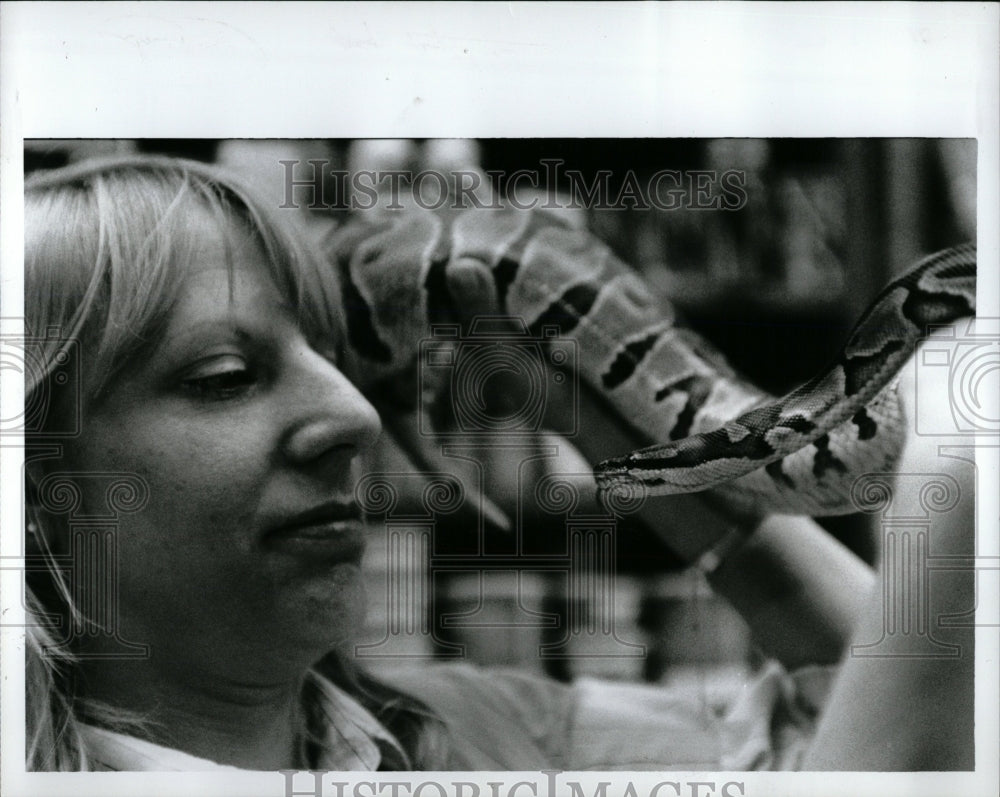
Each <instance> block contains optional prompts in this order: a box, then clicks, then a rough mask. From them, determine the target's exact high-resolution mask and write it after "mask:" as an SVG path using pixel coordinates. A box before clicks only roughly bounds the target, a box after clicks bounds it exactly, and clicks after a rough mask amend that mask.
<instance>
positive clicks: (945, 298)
mask: <svg viewBox="0 0 1000 797" xmlns="http://www.w3.org/2000/svg"><path fill="white" fill-rule="evenodd" d="M323 251H324V253H325V255H326V256H327V257H328V258H329V262H330V263H331V264H332V267H333V268H334V269H335V270H336V273H337V275H338V279H339V282H340V286H341V291H342V303H343V310H344V320H343V323H344V327H345V339H346V340H345V344H344V349H345V351H344V353H343V358H344V363H345V370H347V371H348V373H349V374H353V378H355V379H356V381H358V382H359V384H361V385H362V387H363V389H364V388H367V390H369V391H378V390H382V391H384V390H386V389H387V388H386V386H387V385H388V386H394V388H393V389H395V390H397V391H401V392H403V393H406V392H407V391H408V392H409V393H411V394H412V393H413V391H414V390H415V389H417V388H416V387H415V384H416V383H415V381H414V374H415V370H416V369H419V367H420V359H421V356H423V355H422V350H421V341H426V340H427V339H428V335H429V334H430V332H431V331H432V330H433V329H435V328H437V327H438V326H439V325H449V324H450V325H453V326H455V327H457V328H459V329H461V330H462V333H461V334H462V335H468V333H469V326H468V324H469V320H470V319H471V318H474V317H475V318H506V319H511V320H513V321H515V322H516V324H515V328H516V330H517V332H518V336H519V338H518V340H521V339H523V338H525V336H526V338H527V339H530V340H532V341H538V342H539V346H544V345H552V341H555V340H560V341H571V342H572V344H573V350H574V351H575V353H576V356H575V359H574V361H573V362H572V363H567V364H564V365H563V367H565V368H571V369H572V370H573V371H574V373H576V374H578V375H579V378H580V380H581V381H582V383H583V384H584V385H585V386H586V388H587V389H588V390H589V392H590V393H591V394H595V395H596V396H598V397H599V398H600V399H601V400H602V402H603V403H604V404H605V405H606V406H607V407H609V408H610V411H611V412H613V413H615V414H616V415H617V416H618V418H619V419H621V420H623V421H624V422H625V423H626V424H627V425H628V426H629V427H631V428H632V429H633V430H634V431H635V432H636V433H637V434H638V435H639V437H640V439H642V440H645V441H647V443H648V445H647V447H645V448H642V449H640V450H636V451H627V452H623V453H622V454H621V455H620V456H617V457H614V458H612V459H609V460H606V461H604V462H601V463H598V464H597V465H596V466H595V467H594V478H595V480H596V483H597V487H598V491H599V493H601V494H607V493H608V492H612V491H615V490H625V489H640V490H642V491H644V492H645V493H646V494H649V495H669V494H676V493H685V492H698V491H706V490H707V491H710V493H711V495H713V496H715V497H717V498H718V499H719V500H721V501H725V502H728V503H729V504H731V505H733V506H736V507H739V508H740V509H741V510H742V511H757V512H761V513H785V514H806V515H813V516H824V515H837V514H845V513H849V512H853V511H856V509H855V504H854V502H853V501H852V497H851V496H852V485H853V484H854V482H855V480H856V479H857V478H858V477H859V476H860V475H862V474H865V473H869V472H886V471H890V470H891V469H892V466H893V463H894V462H895V461H896V460H897V458H898V456H899V453H900V451H901V450H902V446H903V443H904V441H905V438H906V422H905V418H904V416H903V412H902V409H901V407H900V402H899V397H898V395H897V390H896V388H897V382H898V373H899V371H900V369H901V368H902V367H903V365H904V364H905V363H906V362H907V360H908V359H909V358H910V357H911V356H912V355H913V351H914V346H915V345H916V343H917V342H918V341H919V340H921V339H922V338H923V337H925V336H926V334H927V332H928V330H929V329H932V328H933V327H935V326H938V325H945V324H948V323H951V322H953V321H955V320H958V319H960V318H963V317H966V316H972V315H975V293H976V249H975V245H974V244H963V245H960V246H957V247H954V248H951V249H947V250H944V251H941V252H938V253H936V254H932V255H930V256H927V257H924V258H923V259H921V260H919V261H918V262H917V263H915V264H914V265H913V266H912V267H910V268H908V269H906V270H905V272H904V273H902V275H901V276H899V277H898V278H896V279H894V280H893V281H892V282H890V283H889V284H888V285H887V286H886V287H885V288H884V289H883V290H882V291H881V292H880V293H879V294H878V295H877V296H876V297H875V299H874V301H873V302H872V303H871V305H870V306H869V307H868V309H867V310H866V311H865V312H864V313H863V314H862V315H861V317H860V319H859V320H858V321H857V323H856V324H855V326H854V327H853V330H852V331H851V332H850V333H849V335H848V336H847V341H846V343H845V344H844V345H843V347H842V349H841V351H840V353H839V354H838V355H837V356H836V357H835V358H834V360H833V362H832V363H831V364H830V365H828V366H827V367H826V368H825V369H823V370H821V371H820V372H819V373H818V375H817V376H815V377H814V378H812V379H810V380H808V381H807V382H805V383H804V384H803V385H801V386H800V387H798V388H796V389H794V390H792V391H791V392H789V393H787V394H786V395H784V396H780V397H775V396H774V395H771V394H769V393H767V392H765V391H763V390H761V389H760V388H758V387H757V386H755V385H754V384H753V383H752V382H750V381H749V380H747V379H745V378H744V377H742V376H741V375H739V374H738V373H737V371H736V370H734V369H733V368H732V367H731V366H730V365H729V364H728V363H727V362H726V359H725V358H724V357H723V356H722V355H721V354H720V353H719V352H718V351H717V350H716V349H715V348H714V346H713V345H712V344H710V343H709V342H708V341H706V340H705V339H704V338H702V337H701V336H699V335H698V334H696V333H694V332H693V331H691V330H689V329H687V328H685V327H684V326H683V325H682V324H681V323H680V322H679V320H678V312H677V311H676V309H675V308H674V307H673V305H672V304H671V303H670V302H669V301H668V300H667V299H666V298H664V297H662V296H658V295H656V294H655V293H654V292H653V290H652V289H651V288H650V287H649V286H648V285H647V284H646V283H645V282H644V281H643V280H642V279H641V278H640V276H639V275H638V273H637V272H636V271H635V270H634V269H633V268H631V267H629V266H628V265H627V264H626V263H624V262H623V261H622V260H620V259H619V258H618V257H617V256H616V255H615V254H614V252H613V251H612V249H611V248H610V247H609V246H608V245H607V244H605V243H604V242H603V241H602V240H600V239H599V238H597V237H596V236H594V235H593V234H591V233H589V232H588V231H587V230H585V229H581V228H580V227H578V226H574V225H571V224H569V223H567V222H566V221H565V220H563V219H561V218H559V217H557V216H556V215H554V214H552V213H549V212H546V211H544V210H541V209H531V210H518V209H514V208H493V207H488V208H468V209H465V210H462V211H460V212H455V213H451V214H449V215H443V214H440V213H433V212H430V211H408V212H396V213H388V214H385V216H384V217H381V218H378V219H377V220H374V221H373V220H365V219H363V218H356V219H354V220H352V221H350V222H348V223H347V224H344V225H342V226H340V227H339V228H338V229H337V230H336V231H335V232H334V233H333V234H331V235H329V236H327V238H326V240H325V241H324V243H323ZM460 337H461V336H460ZM462 339H463V340H464V339H466V338H462ZM522 344H523V341H522ZM522 344H518V345H522ZM401 386H403V387H402V388H401Z"/></svg>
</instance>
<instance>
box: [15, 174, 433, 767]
mask: <svg viewBox="0 0 1000 797" xmlns="http://www.w3.org/2000/svg"><path fill="white" fill-rule="evenodd" d="M192 213H206V214H208V216H209V217H210V218H211V219H213V220H215V221H216V222H217V223H218V229H219V232H220V234H221V235H223V236H229V237H226V238H225V242H226V244H227V246H228V248H229V251H233V246H234V244H235V241H233V239H232V237H231V236H233V235H235V234H246V235H249V236H250V237H251V240H253V241H254V242H256V243H257V244H258V245H259V246H260V247H261V249H262V251H263V252H264V254H265V256H266V260H267V262H268V264H269V265H270V268H271V276H272V278H273V280H274V282H275V284H276V286H277V287H278V289H279V290H280V291H281V292H282V294H283V295H284V298H285V299H286V301H287V302H288V303H289V304H290V306H291V307H293V308H294V309H295V311H296V313H297V316H298V319H299V323H300V324H301V326H302V328H303V330H304V332H305V333H306V334H307V335H308V336H310V337H311V338H317V339H323V338H326V339H331V338H332V339H334V340H342V335H341V328H340V323H341V322H340V312H339V308H340V297H339V290H338V286H337V284H336V276H335V273H334V269H333V268H332V267H329V266H325V265H324V264H323V263H321V262H320V261H319V259H318V257H317V256H316V254H315V253H314V252H315V251H316V250H315V248H314V247H312V246H310V245H309V244H310V241H309V238H310V237H311V235H310V233H309V231H308V230H306V229H305V227H303V226H301V225H298V221H297V220H298V214H297V213H294V212H292V211H286V212H282V211H279V210H278V209H277V208H269V207H267V206H266V205H265V204H264V203H263V202H261V201H260V200H259V199H258V198H257V197H256V196H255V194H254V192H253V191H252V190H251V189H250V188H249V187H247V186H245V185H244V184H242V183H241V182H240V181H239V180H238V179H236V178H234V177H233V176H232V175H230V174H228V173H227V172H225V171H223V170H221V169H218V168H216V167H213V166H210V165H207V164H203V163H197V162H193V161H184V160H178V159H172V158H165V157H155V156H145V157H144V156H128V157H122V158H115V159H111V160H100V161H93V162H85V163H81V164H78V165H76V166H72V167H69V168H65V169H59V170H54V171H51V172H41V173H38V174H36V175H32V176H31V177H30V178H29V179H28V180H27V182H26V186H25V315H26V324H27V326H28V329H29V332H31V333H34V335H33V336H32V339H33V340H34V341H35V344H34V345H35V346H36V349H37V350H36V351H35V352H34V353H33V354H34V356H33V357H32V358H31V360H32V361H33V362H34V363H35V365H36V367H35V368H34V369H33V370H31V371H29V372H28V373H27V374H26V375H25V382H26V384H25V393H26V396H25V405H26V406H29V405H38V406H47V410H48V413H49V414H48V416H47V417H46V418H45V419H44V420H43V421H42V430H44V429H46V428H52V427H53V426H58V425H59V421H58V419H59V416H60V414H61V413H62V414H65V413H67V412H71V411H72V410H73V407H72V406H68V404H67V403H68V399H66V398H65V397H64V398H63V399H62V400H57V401H54V402H49V404H48V405H46V403H45V402H44V401H41V402H39V401H36V400H35V399H36V398H38V397H39V396H48V395H50V394H51V396H57V395H60V394H59V391H58V390H57V389H56V387H55V385H54V384H53V381H54V375H55V374H56V373H57V370H58V368H57V366H58V365H59V364H60V363H61V362H65V358H66V357H67V356H69V355H70V354H71V353H72V352H73V351H79V352H80V356H81V359H82V363H81V367H80V369H79V372H80V373H81V374H85V375H86V379H85V380H84V382H83V384H82V385H81V398H82V399H83V400H84V401H86V402H99V401H100V399H101V396H102V393H103V392H104V391H105V390H106V388H107V387H108V386H109V385H110V384H111V383H112V382H113V380H114V379H115V376H116V375H117V374H118V373H119V372H120V371H121V369H122V368H124V367H125V366H126V365H127V364H128V363H129V362H130V361H131V360H132V359H133V358H135V357H136V356H140V355H141V353H142V352H143V350H144V349H145V347H147V346H150V345H153V344H155V342H156V341H157V339H158V336H159V333H160V331H161V329H162V326H163V324H164V323H165V321H166V319H167V317H168V316H169V313H170V310H171V308H172V306H173V304H174V303H175V301H176V298H177V292H178V289H179V286H180V284H181V283H182V280H183V276H184V269H186V268H187V266H188V264H189V263H190V262H191V261H192V257H193V254H194V247H195V245H196V243H197V242H196V240H195V237H194V235H193V233H192V231H191V226H190V218H191V214H192ZM279 214H282V215H281V216H279ZM234 223H235V226H234ZM297 225H298V226H297ZM53 330H55V331H56V333H57V334H52V331H53ZM74 347H75V348H74ZM63 394H65V390H64V391H63ZM60 428H61V427H60ZM26 437H27V438H28V439H27V440H26V442H28V443H29V444H30V443H31V442H32V440H31V435H26ZM27 489H30V485H29V487H28V488H27ZM28 503H29V505H30V503H31V501H30V499H29V501H28ZM47 531H49V532H52V531H53V530H51V529H49V530H47ZM36 536H37V541H36V547H37V548H39V553H40V554H42V555H43V556H47V557H48V561H49V563H50V566H49V567H48V568H47V569H46V570H45V571H44V572H42V573H32V574H29V603H30V605H29V614H32V615H34V616H35V618H36V620H37V623H36V625H35V626H34V627H32V628H31V629H30V630H29V633H28V646H27V653H26V655H27V664H26V677H27V696H26V697H27V702H28V745H27V751H26V753H27V765H28V767H29V768H31V769H47V770H51V769H56V770H67V769H86V768H88V767H89V766H90V762H89V761H88V759H87V756H86V750H85V748H84V745H83V744H82V740H81V736H80V734H79V732H78V724H77V723H78V722H79V721H80V720H79V717H80V716H81V714H83V715H85V716H86V718H87V719H88V721H96V722H99V723H100V724H104V725H107V726H110V727H112V728H114V729H123V730H125V731H126V732H129V731H131V732H138V733H141V729H142V727H143V726H144V723H146V722H147V721H148V720H147V718H143V717H135V716H131V715H129V714H128V713H127V712H122V711H119V710H115V709H109V708H108V707H102V706H99V705H95V704H93V703H84V702H82V701H81V700H80V699H79V696H78V695H76V694H75V688H74V683H73V670H74V659H73V655H72V652H71V651H70V650H68V649H66V645H65V644H63V645H60V644H58V643H57V642H56V641H55V640H54V639H53V637H52V635H51V634H49V633H48V631H47V630H46V627H45V624H44V622H43V621H42V618H43V617H44V615H45V614H50V615H51V614H56V615H59V616H61V617H63V618H68V617H71V616H72V615H73V613H74V612H75V611H76V610H75V608H74V607H73V604H72V600H71V599H70V595H69V592H68V590H67V589H66V585H65V584H64V583H63V581H62V576H61V575H60V571H59V568H57V567H56V566H55V564H54V561H53V560H52V557H51V551H49V550H48V547H47V545H46V544H45V538H46V535H45V534H40V533H39V534H37V535H36ZM336 655H337V654H331V656H336ZM340 658H341V659H343V657H340ZM324 661H325V662H326V666H325V667H324V669H326V670H328V671H329V673H330V674H331V675H332V676H336V677H338V678H339V681H338V682H339V684H340V685H341V686H342V688H345V689H347V691H348V692H350V693H353V695H354V696H355V697H356V698H357V699H359V700H360V701H361V702H362V704H363V705H365V706H366V707H367V708H369V710H372V711H373V712H374V713H375V714H376V715H377V716H380V717H381V718H382V720H383V722H384V723H386V724H387V726H389V727H390V730H393V732H394V733H396V734H397V735H398V736H399V737H400V738H401V739H406V740H407V741H408V742H409V743H408V744H407V750H408V753H410V755H409V758H410V760H409V761H403V762H394V763H395V764H397V765H398V766H411V765H412V766H421V767H423V768H439V766H438V765H439V764H440V763H441V760H440V756H439V755H438V754H437V753H434V754H430V753H429V752H428V751H430V750H440V748H441V745H440V744H430V743H429V741H428V740H430V739H434V738H437V739H440V738H441V736H440V733H438V732H436V730H435V729H437V731H440V724H439V723H438V722H437V721H436V719H435V718H434V717H433V715H432V714H431V713H430V712H429V711H428V710H427V709H425V708H424V707H423V706H422V705H421V704H420V703H419V702H418V701H416V700H413V699H412V698H410V697H408V696H404V695H401V694H399V693H396V692H394V691H393V690H391V689H390V688H388V687H385V686H382V685H380V684H378V682H376V681H374V679H371V678H370V677H369V676H367V675H365V674H363V673H360V672H359V671H358V670H357V668H356V667H354V666H353V665H352V664H351V663H350V662H347V661H346V660H344V661H340V663H339V664H338V665H336V666H331V661H330V656H328V657H326V659H324Z"/></svg>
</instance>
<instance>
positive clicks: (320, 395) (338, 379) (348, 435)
mask: <svg viewBox="0 0 1000 797" xmlns="http://www.w3.org/2000/svg"><path fill="white" fill-rule="evenodd" d="M296 360H297V362H296V366H295V369H294V370H295V376H294V377H293V382H294V385H295V387H294V391H295V397H294V399H293V400H292V402H291V403H290V404H289V405H288V406H286V409H292V408H293V407H294V409H295V410H296V412H295V416H296V417H293V420H292V425H291V429H290V431H289V433H288V435H287V437H286V443H285V450H286V453H287V455H288V456H289V458H290V459H292V460H294V461H296V462H300V463H306V462H311V461H314V460H317V459H320V458H322V457H324V456H325V455H327V454H330V453H332V452H334V451H339V452H341V453H343V454H345V455H346V457H347V459H348V460H350V459H351V458H353V457H354V456H356V455H357V454H359V453H361V452H362V451H365V450H367V449H368V448H370V447H371V446H373V445H374V444H375V441H376V440H377V439H378V436H379V434H380V433H381V431H382V423H381V421H380V420H379V416H378V412H377V411H376V410H375V408H374V407H373V406H372V405H371V404H370V403H369V402H368V400H367V399H366V398H365V397H364V396H363V395H362V394H361V392H360V391H359V390H358V389H357V388H356V387H355V386H354V385H353V384H352V383H351V382H350V381H349V380H348V379H347V377H346V376H344V375H343V374H342V373H341V372H340V371H339V370H338V369H337V368H336V366H334V365H333V364H332V363H331V362H330V361H329V360H327V359H326V358H325V357H323V356H322V355H320V354H318V353H317V352H315V351H313V350H312V349H310V350H308V351H307V352H304V353H302V354H301V355H300V356H298V357H296Z"/></svg>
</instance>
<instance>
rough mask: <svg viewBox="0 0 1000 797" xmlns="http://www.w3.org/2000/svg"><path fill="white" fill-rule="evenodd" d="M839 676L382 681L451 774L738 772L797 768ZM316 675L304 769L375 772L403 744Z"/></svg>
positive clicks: (125, 765)
mask: <svg viewBox="0 0 1000 797" xmlns="http://www.w3.org/2000/svg"><path fill="white" fill-rule="evenodd" d="M834 672H835V669H834V668H832V667H811V668H804V669H802V670H799V671H796V672H794V673H788V672H786V671H785V670H784V669H783V668H782V667H781V666H780V665H778V664H776V663H773V662H772V663H770V664H769V665H767V666H766V667H764V668H763V669H762V670H761V671H760V672H758V673H757V674H756V675H754V676H752V677H750V678H748V679H747V680H746V681H745V682H744V683H743V684H742V686H741V687H737V688H736V689H735V690H729V693H728V694H727V695H726V697H725V698H724V699H719V700H713V701H711V704H709V703H707V702H706V701H705V699H704V695H701V694H698V693H697V692H696V690H691V689H687V688H683V687H680V688H677V687H674V688H671V687H663V686H655V685H651V684H630V683H617V682H609V681H597V680H593V679H580V680H578V681H576V682H574V683H573V684H563V683H558V682H556V681H552V680H550V679H547V678H539V677H535V676H532V675H528V674H525V673H523V672H518V671H513V670H510V671H504V670H495V669H482V668H478V667H471V666H469V665H465V664H456V665H430V666H427V665H424V666H420V667H415V668H413V669H412V670H409V671H405V670H400V671H398V672H394V673H392V674H391V675H388V674H386V675H383V679H384V680H385V681H386V682H387V683H389V684H392V685H394V686H396V687H397V688H398V689H400V690H401V691H404V692H406V693H408V694H410V695H413V696H414V697H416V698H418V699H420V700H421V701H422V702H423V703H424V704H426V705H427V706H428V707H429V708H430V709H431V710H432V711H433V712H434V713H435V714H436V715H437V716H438V717H439V718H440V719H441V720H442V721H443V723H444V726H445V727H446V728H447V733H448V748H449V756H450V760H449V763H448V765H447V767H444V768H447V769H450V770H458V771H472V770H476V771H483V770H492V771H504V770H520V771H524V770H540V769H562V770H567V771H572V770H576V771H580V770H592V771H594V770H599V771H609V770H620V771H629V770H647V771H648V770H655V771H666V770H675V771H676V770H700V771H723V770H726V771H736V770H752V769H765V770H775V769H786V770H787V769H795V768H797V766H798V764H799V761H800V760H801V758H802V755H803V754H804V752H805V750H806V748H807V746H808V745H809V743H810V741H811V739H812V734H813V730H814V726H815V721H816V717H817V715H818V712H819V710H820V708H821V707H822V705H823V703H824V702H825V696H826V692H827V690H828V688H829V685H830V683H831V681H832V678H833V675H834ZM315 683H316V684H317V685H318V686H319V687H320V688H319V689H318V690H316V691H317V693H318V695H319V698H318V699H319V703H320V708H321V711H322V715H321V720H323V724H324V725H325V727H324V728H323V731H322V738H321V739H320V740H319V742H320V744H319V746H320V748H321V749H320V753H319V755H318V756H317V761H316V763H315V765H313V766H312V767H311V768H315V769H323V770H327V771H341V772H344V771H374V770H377V769H378V768H379V765H380V764H381V763H382V755H381V752H380V745H391V746H392V747H393V748H394V749H395V750H397V751H398V750H399V744H398V742H397V741H396V739H394V738H393V736H392V734H391V733H390V732H389V731H388V730H387V729H386V728H385V727H383V726H382V724H381V723H379V722H378V720H377V719H376V718H375V717H374V716H372V714H371V713H369V712H368V711H367V710H366V709H365V708H364V707H362V706H361V705H360V704H359V703H358V702H357V701H355V700H354V699H353V698H351V697H350V696H348V695H347V694H346V693H344V692H343V691H342V690H340V689H339V688H338V687H337V686H335V685H334V684H333V683H331V682H330V681H328V680H327V679H325V678H322V677H320V676H318V675H316V676H315ZM324 718H325V719H324ZM84 738H85V740H86V744H87V747H88V751H89V753H90V755H91V757H92V759H93V761H94V762H95V764H96V767H97V768H103V769H115V770H129V771H136V770H147V771H151V770H161V771H162V770H187V771H204V770H212V769H229V770H232V769H234V768H233V767H227V766H223V765H221V764H218V763H215V762H213V761H209V760H206V759H203V758H198V757H196V756H192V755H189V754H187V753H182V752H180V751H178V750H171V749H170V748H167V747H163V746H160V745H157V744H153V743H151V742H146V741H143V740H141V739H137V738H134V737H132V736H127V735H124V734H121V733H114V732H112V731H107V730H103V729H100V728H95V727H89V726H88V727H86V728H85V729H84ZM404 759H405V757H404Z"/></svg>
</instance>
